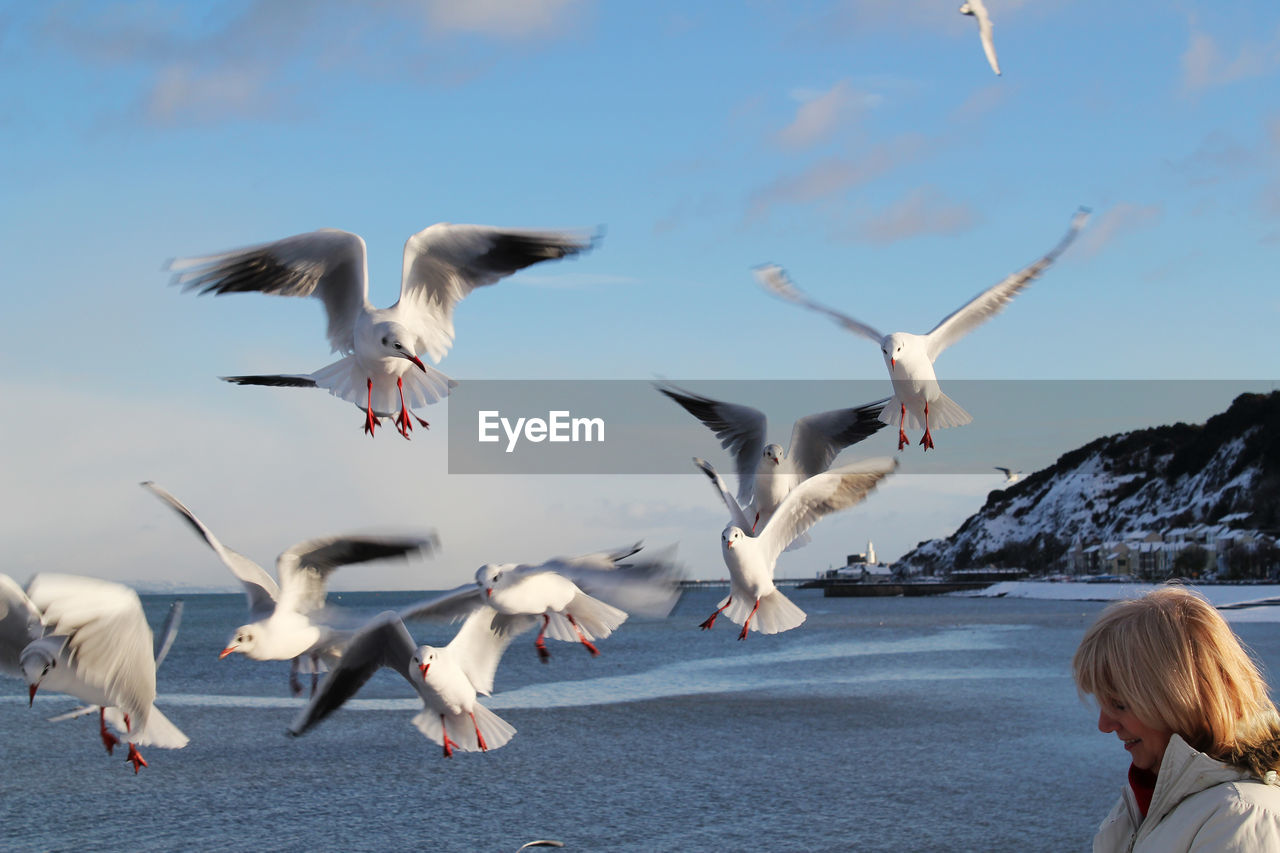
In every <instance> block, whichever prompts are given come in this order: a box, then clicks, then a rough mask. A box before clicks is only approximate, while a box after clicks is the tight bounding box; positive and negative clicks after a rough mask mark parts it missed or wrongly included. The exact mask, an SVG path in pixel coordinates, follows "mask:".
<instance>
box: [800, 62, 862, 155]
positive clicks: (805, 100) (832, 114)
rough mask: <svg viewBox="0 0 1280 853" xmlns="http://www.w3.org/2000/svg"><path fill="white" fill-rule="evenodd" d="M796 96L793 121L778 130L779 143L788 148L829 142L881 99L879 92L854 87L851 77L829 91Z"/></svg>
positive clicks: (808, 146)
mask: <svg viewBox="0 0 1280 853" xmlns="http://www.w3.org/2000/svg"><path fill="white" fill-rule="evenodd" d="M792 97H794V98H795V99H796V100H798V101H800V106H799V107H798V108H797V109H796V114H795V117H794V118H793V119H792V120H791V123H790V124H788V125H787V126H786V127H784V128H783V129H782V130H780V131H779V132H778V135H777V140H778V143H779V144H780V145H782V146H783V147H784V148H811V147H813V146H814V145H818V144H820V143H822V142H825V141H827V140H828V139H830V138H831V137H832V135H833V134H835V133H836V132H837V131H838V130H839V129H840V128H841V127H843V126H845V125H847V124H848V123H849V122H850V121H851V120H852V119H853V118H854V117H856V116H857V115H858V114H859V113H861V112H862V111H863V110H864V109H866V108H868V107H870V106H874V105H875V104H876V103H877V102H878V101H879V98H878V97H877V96H875V95H872V94H868V93H864V92H859V91H857V90H856V89H854V88H853V85H852V84H851V83H850V82H849V80H847V79H845V80H841V81H839V82H838V83H836V84H835V85H834V86H832V87H831V88H830V89H828V90H827V91H825V92H797V93H794V94H793V95H792Z"/></svg>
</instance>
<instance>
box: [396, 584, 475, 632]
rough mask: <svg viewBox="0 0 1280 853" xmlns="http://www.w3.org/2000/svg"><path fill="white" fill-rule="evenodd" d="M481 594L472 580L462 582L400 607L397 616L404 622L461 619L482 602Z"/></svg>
mask: <svg viewBox="0 0 1280 853" xmlns="http://www.w3.org/2000/svg"><path fill="white" fill-rule="evenodd" d="M482 595H483V592H482V590H481V589H480V587H478V586H476V584H475V582H474V581H473V582H471V583H464V584H462V585H461V586H456V587H454V588H453V589H451V590H449V591H448V592H442V593H440V594H439V595H437V596H435V597H433V598H427V599H423V600H422V601H418V602H415V603H413V604H410V605H409V606H408V607H402V608H400V611H399V616H400V618H401V619H403V620H405V621H406V622H407V621H409V620H410V619H461V618H462V617H463V616H467V615H468V614H470V613H471V611H473V610H475V609H476V608H477V607H479V606H480V605H481V604H482V603H483V599H482V598H481V596H482Z"/></svg>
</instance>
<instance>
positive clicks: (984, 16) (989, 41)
mask: <svg viewBox="0 0 1280 853" xmlns="http://www.w3.org/2000/svg"><path fill="white" fill-rule="evenodd" d="M960 14H961V15H970V16H972V17H973V18H974V19H975V20H976V21H977V22H978V37H979V38H981V39H982V52H983V53H985V54H986V55H987V63H988V64H989V65H990V66H991V70H992V71H994V72H995V73H996V76H997V77H998V76H1000V61H999V60H998V59H996V41H995V37H994V35H993V32H992V26H991V13H990V12H988V11H987V5H986V4H985V3H983V2H982V0H966V2H965V3H964V4H963V5H961V6H960Z"/></svg>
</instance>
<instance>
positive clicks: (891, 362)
mask: <svg viewBox="0 0 1280 853" xmlns="http://www.w3.org/2000/svg"><path fill="white" fill-rule="evenodd" d="M897 366H898V360H897V359H896V358H890V359H889V369H890V370H893V369H894V368H895V367H897Z"/></svg>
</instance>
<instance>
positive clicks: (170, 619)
mask: <svg viewBox="0 0 1280 853" xmlns="http://www.w3.org/2000/svg"><path fill="white" fill-rule="evenodd" d="M183 606H184V605H183V603H182V599H178V600H177V601H175V602H174V603H173V604H170V605H169V612H168V613H167V614H166V615H165V617H164V624H163V625H161V626H160V636H158V637H156V646H155V658H156V669H159V668H160V664H162V663H164V659H165V658H166V657H168V655H169V649H171V648H173V641H174V640H176V639H178V626H179V625H181V624H182V609H183Z"/></svg>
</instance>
